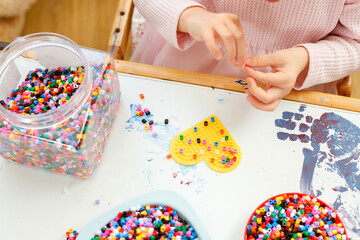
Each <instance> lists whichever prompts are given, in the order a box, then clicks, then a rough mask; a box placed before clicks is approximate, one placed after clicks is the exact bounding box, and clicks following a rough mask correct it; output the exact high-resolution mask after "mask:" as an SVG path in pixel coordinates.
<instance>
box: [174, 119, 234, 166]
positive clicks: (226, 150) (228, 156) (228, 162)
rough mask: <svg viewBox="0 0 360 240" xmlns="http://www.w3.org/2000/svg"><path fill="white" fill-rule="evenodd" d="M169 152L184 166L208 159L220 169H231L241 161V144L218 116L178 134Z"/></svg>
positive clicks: (210, 164)
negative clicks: (238, 143)
mask: <svg viewBox="0 0 360 240" xmlns="http://www.w3.org/2000/svg"><path fill="white" fill-rule="evenodd" d="M170 154H171V157H172V158H173V159H174V160H175V161H176V162H178V163H180V164H182V165H194V164H197V163H199V162H201V161H205V162H206V163H207V165H208V166H209V167H210V168H211V169H213V170H215V171H217V172H230V171H232V170H234V169H235V168H236V167H237V166H238V165H239V163H240V161H241V151H240V147H239V146H238V145H237V143H236V142H235V140H234V139H233V138H232V137H231V135H230V133H229V132H228V131H227V130H226V128H225V127H224V125H223V124H222V123H221V122H220V120H219V119H218V118H217V117H216V116H215V115H212V116H210V117H208V118H206V119H204V120H203V121H201V122H199V123H197V124H195V125H194V126H192V127H190V128H188V129H187V130H185V131H183V132H181V133H179V134H178V135H176V136H175V137H174V139H173V140H172V141H171V144H170Z"/></svg>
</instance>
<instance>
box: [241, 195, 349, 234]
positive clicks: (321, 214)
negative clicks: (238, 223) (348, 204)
mask: <svg viewBox="0 0 360 240" xmlns="http://www.w3.org/2000/svg"><path fill="white" fill-rule="evenodd" d="M247 239H248V240H254V239H281V240H295V239H297V240H312V239H313V240H346V239H347V237H346V232H345V228H344V227H343V225H342V223H341V220H340V219H339V217H338V216H337V215H336V213H335V211H333V210H332V209H331V208H330V207H328V206H327V205H326V204H324V203H322V202H321V201H320V200H318V199H317V198H314V197H310V196H309V195H302V194H298V195H297V194H283V195H279V196H276V197H274V198H272V199H271V200H269V201H267V202H266V203H265V204H263V205H262V206H260V207H259V208H258V209H256V211H255V213H254V214H253V215H252V216H251V218H250V220H249V222H248V226H247Z"/></svg>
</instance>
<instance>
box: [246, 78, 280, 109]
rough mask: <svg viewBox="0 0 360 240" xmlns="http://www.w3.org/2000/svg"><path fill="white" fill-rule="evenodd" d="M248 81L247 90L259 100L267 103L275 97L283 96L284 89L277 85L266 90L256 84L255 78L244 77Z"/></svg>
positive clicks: (275, 98)
mask: <svg viewBox="0 0 360 240" xmlns="http://www.w3.org/2000/svg"><path fill="white" fill-rule="evenodd" d="M246 81H247V83H248V90H249V92H250V93H251V95H253V96H254V97H255V98H257V99H258V100H259V101H261V102H263V103H265V104H269V103H272V102H273V101H275V100H277V99H281V98H282V97H283V96H284V90H283V89H281V88H278V87H270V88H268V90H264V89H263V88H261V87H258V86H257V85H256V82H255V80H254V79H253V78H252V77H248V78H246Z"/></svg>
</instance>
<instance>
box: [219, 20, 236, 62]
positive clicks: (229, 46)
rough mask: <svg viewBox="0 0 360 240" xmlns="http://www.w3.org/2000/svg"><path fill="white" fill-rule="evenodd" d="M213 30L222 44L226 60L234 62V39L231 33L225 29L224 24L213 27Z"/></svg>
mask: <svg viewBox="0 0 360 240" xmlns="http://www.w3.org/2000/svg"><path fill="white" fill-rule="evenodd" d="M215 30H216V32H217V34H218V35H219V37H220V38H221V40H222V42H223V43H224V46H225V50H226V54H227V55H228V60H229V62H230V63H234V62H235V56H236V44H235V38H234V35H233V34H232V32H231V31H230V30H229V29H228V28H227V27H226V25H225V24H222V25H219V26H217V27H215Z"/></svg>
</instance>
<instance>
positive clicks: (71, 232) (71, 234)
mask: <svg viewBox="0 0 360 240" xmlns="http://www.w3.org/2000/svg"><path fill="white" fill-rule="evenodd" d="M78 235H79V233H78V232H77V231H75V230H73V229H72V228H70V229H69V231H68V232H66V237H67V238H66V240H75V239H76V237H77V236H78Z"/></svg>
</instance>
